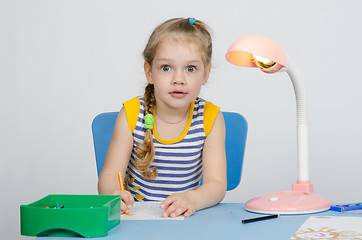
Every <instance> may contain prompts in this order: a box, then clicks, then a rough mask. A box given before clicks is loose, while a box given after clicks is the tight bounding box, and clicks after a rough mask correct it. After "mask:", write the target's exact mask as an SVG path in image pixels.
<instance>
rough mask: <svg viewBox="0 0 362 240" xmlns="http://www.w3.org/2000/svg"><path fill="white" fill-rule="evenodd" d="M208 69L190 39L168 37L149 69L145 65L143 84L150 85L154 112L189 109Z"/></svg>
mask: <svg viewBox="0 0 362 240" xmlns="http://www.w3.org/2000/svg"><path fill="white" fill-rule="evenodd" d="M210 69H211V66H204V63H203V61H202V52H201V48H200V45H199V44H197V42H196V41H195V40H193V39H190V38H185V37H182V36H181V37H180V36H179V35H177V37H176V36H175V35H169V36H167V37H165V38H164V39H163V40H162V41H161V42H160V44H159V45H158V47H157V49H156V54H155V57H154V60H153V62H152V66H150V65H149V64H148V63H145V74H146V78H147V81H148V82H149V83H151V84H154V87H155V97H156V102H157V108H158V107H162V108H163V109H167V108H168V109H169V110H170V109H172V110H177V109H180V110H181V109H182V110H185V109H187V108H188V107H189V105H190V103H191V102H192V101H194V100H195V99H196V98H197V96H198V95H199V93H200V89H201V86H202V85H204V84H205V83H206V82H207V80H208V77H209V74H210Z"/></svg>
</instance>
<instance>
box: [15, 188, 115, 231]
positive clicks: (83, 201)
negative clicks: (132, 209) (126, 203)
mask: <svg viewBox="0 0 362 240" xmlns="http://www.w3.org/2000/svg"><path fill="white" fill-rule="evenodd" d="M57 205H58V206H61V208H57ZM120 213H121V203H120V197H119V196H116V195H57V194H52V195H48V196H46V197H44V198H42V199H40V200H38V201H36V202H33V203H31V204H28V205H21V206H20V221H21V234H22V235H25V236H62V237H87V238H88V237H104V236H107V235H108V231H109V230H111V229H112V228H114V227H115V226H117V225H118V224H119V223H120Z"/></svg>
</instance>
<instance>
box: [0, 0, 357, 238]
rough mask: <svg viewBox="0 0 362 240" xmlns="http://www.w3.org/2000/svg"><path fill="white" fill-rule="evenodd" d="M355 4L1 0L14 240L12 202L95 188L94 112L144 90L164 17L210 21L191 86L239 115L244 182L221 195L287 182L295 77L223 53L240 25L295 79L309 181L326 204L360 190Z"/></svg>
mask: <svg viewBox="0 0 362 240" xmlns="http://www.w3.org/2000/svg"><path fill="white" fill-rule="evenodd" d="M361 11H362V2H360V1H357V0H355V1H336V0H334V1H331V0H330V1H327V0H326V1H315V0H314V1H311V0H310V1H308V0H307V1H287V0H285V1H282V0H274V1H243V0H235V1H230V0H224V1H195V0H193V1H190V0H182V1H179V0H176V1H163V0H153V1H117V0H106V1H95V0H82V1H77V0H72V1H70V0H57V1H53V0H32V1H27V0H23V1H20V0H18V1H17V0H1V1H0V81H1V85H0V107H1V109H0V110H1V111H0V114H1V117H0V121H1V123H0V131H1V133H0V141H1V144H0V148H1V149H0V153H1V167H0V171H1V174H0V187H1V205H0V209H1V214H0V216H1V224H0V228H1V234H2V238H3V239H17V238H21V236H20V228H19V209H20V205H21V204H29V203H31V202H33V201H35V200H38V199H40V198H42V197H44V196H46V195H48V194H52V193H59V194H61V193H72V194H97V188H96V185H97V172H96V166H95V157H94V150H93V142H92V141H93V139H92V133H91V123H92V119H93V118H94V117H95V116H96V115H97V114H98V113H101V112H107V111H119V110H120V108H121V106H122V102H124V101H126V100H128V99H130V98H132V97H134V96H137V95H141V94H143V89H144V86H145V83H146V80H145V78H144V74H143V59H142V56H141V53H142V50H143V47H144V46H145V43H146V41H147V38H148V36H149V34H150V33H151V31H152V30H153V28H154V27H155V26H156V25H157V24H159V23H161V22H162V21H164V20H166V19H168V18H173V17H195V18H197V19H201V20H203V21H205V22H206V23H207V24H209V25H210V26H211V28H212V29H213V38H214V42H213V44H214V55H213V69H212V73H211V76H210V79H209V82H208V83H207V84H206V86H205V87H204V88H203V90H202V92H201V96H202V97H203V98H205V99H207V100H209V101H212V102H213V103H215V104H217V105H219V106H220V107H221V109H222V110H223V111H234V112H239V113H241V114H243V115H244V116H245V117H246V119H247V120H248V123H249V133H248V139H247V146H246V154H245V161H244V167H243V173H242V181H241V184H240V185H239V187H238V188H237V189H235V190H233V191H231V192H228V193H227V196H226V197H225V199H224V201H225V202H245V201H247V200H248V199H250V198H252V197H255V196H258V195H261V194H265V193H269V192H274V191H286V190H290V189H291V184H292V183H295V182H296V181H297V158H296V156H297V153H296V146H297V144H296V109H295V95H294V92H293V88H292V84H291V81H290V80H289V78H288V76H287V75H286V73H277V74H273V75H269V74H264V73H262V72H261V71H259V70H258V69H249V68H243V67H237V66H234V65H232V64H230V63H228V62H227V61H226V60H225V53H226V51H227V50H228V48H229V46H230V45H231V44H232V43H233V42H234V41H235V40H236V39H237V38H239V37H241V36H243V35H247V34H259V35H264V36H266V37H269V38H272V39H273V40H275V41H276V42H278V43H279V44H280V45H281V46H282V47H283V49H284V50H285V51H286V52H287V53H288V55H289V56H290V57H291V58H292V59H293V60H294V61H295V62H296V64H297V65H298V66H299V68H300V71H301V73H302V75H303V76H304V80H305V86H306V91H307V94H308V102H309V147H310V152H309V156H310V179H311V181H312V183H313V184H314V189H315V192H317V193H319V194H322V195H324V196H326V197H328V198H330V199H331V200H332V202H334V203H347V202H357V201H362V191H361V190H360V186H361V183H362V177H361V169H362V161H361V160H362V152H361V150H360V149H361V134H362V127H361V122H362V111H361V109H362V108H361V102H362V94H361V89H362V81H361V80H362V79H361V74H360V71H361V53H362V45H361V42H362V32H361V22H362V15H361ZM4 235H5V236H4Z"/></svg>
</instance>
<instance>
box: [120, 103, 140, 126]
mask: <svg viewBox="0 0 362 240" xmlns="http://www.w3.org/2000/svg"><path fill="white" fill-rule="evenodd" d="M123 106H124V109H125V110H126V116H127V121H128V127H129V130H130V131H131V133H133V131H134V129H135V128H136V124H137V120H138V115H139V112H140V100H139V98H138V97H135V98H132V99H131V100H129V101H127V102H124V103H123Z"/></svg>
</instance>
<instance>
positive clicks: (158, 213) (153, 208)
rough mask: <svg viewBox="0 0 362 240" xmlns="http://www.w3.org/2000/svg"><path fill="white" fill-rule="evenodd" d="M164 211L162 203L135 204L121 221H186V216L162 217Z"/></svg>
mask: <svg viewBox="0 0 362 240" xmlns="http://www.w3.org/2000/svg"><path fill="white" fill-rule="evenodd" d="M163 212H164V210H163V209H162V208H160V202H135V203H134V204H133V207H132V209H131V210H129V211H128V213H129V214H134V215H132V216H127V215H126V214H122V215H121V221H123V220H184V219H185V217H184V216H178V217H176V218H169V217H168V218H165V217H162V213H163Z"/></svg>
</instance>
